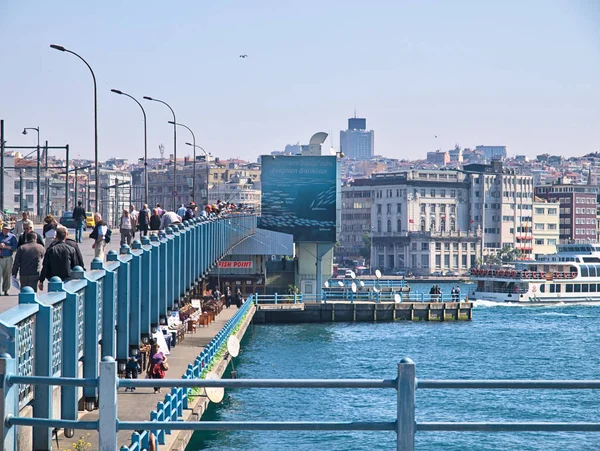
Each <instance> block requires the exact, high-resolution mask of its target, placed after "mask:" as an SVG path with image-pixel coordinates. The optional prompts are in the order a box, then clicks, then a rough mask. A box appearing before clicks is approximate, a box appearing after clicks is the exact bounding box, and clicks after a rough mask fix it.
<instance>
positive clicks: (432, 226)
mask: <svg viewBox="0 0 600 451" xmlns="http://www.w3.org/2000/svg"><path fill="white" fill-rule="evenodd" d="M429 231H430V232H435V219H432V220H431V223H430V224H429Z"/></svg>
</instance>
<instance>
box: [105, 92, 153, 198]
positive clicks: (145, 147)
mask: <svg viewBox="0 0 600 451" xmlns="http://www.w3.org/2000/svg"><path fill="white" fill-rule="evenodd" d="M110 91H111V92H114V93H115V94H119V95H122V96H125V97H129V98H130V99H131V100H133V101H134V102H135V103H137V104H138V105H139V107H140V108H141V109H142V114H143V115H144V199H145V200H144V203H145V204H147V203H148V134H147V133H146V111H145V110H144V107H143V106H142V104H141V103H140V102H138V101H137V99H136V98H135V97H133V96H130V95H129V94H127V93H126V92H123V91H119V90H118V89H111V90H110Z"/></svg>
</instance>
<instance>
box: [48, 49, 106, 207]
mask: <svg viewBox="0 0 600 451" xmlns="http://www.w3.org/2000/svg"><path fill="white" fill-rule="evenodd" d="M50 48H53V49H54V50H59V51H61V52H66V53H70V54H71V55H75V56H76V57H77V58H79V59H80V60H81V61H83V62H84V63H85V65H86V66H87V67H88V69H89V70H90V72H91V74H92V79H93V80H94V178H95V180H94V202H95V205H94V207H95V209H96V211H100V201H99V197H98V193H99V191H100V190H99V187H100V176H99V174H98V95H97V87H96V75H94V71H93V70H92V67H91V66H90V65H89V64H88V62H87V61H86V60H84V59H83V58H82V57H81V56H80V55H78V54H77V53H75V52H73V51H72V50H69V49H66V48H64V47H63V46H62V45H56V44H52V45H51V46H50Z"/></svg>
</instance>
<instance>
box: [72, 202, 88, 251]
mask: <svg viewBox="0 0 600 451" xmlns="http://www.w3.org/2000/svg"><path fill="white" fill-rule="evenodd" d="M85 216H86V214H85V208H83V202H81V201H79V202H77V206H76V207H75V208H74V209H73V220H74V221H75V241H76V242H77V243H83V240H82V236H83V230H84V229H85Z"/></svg>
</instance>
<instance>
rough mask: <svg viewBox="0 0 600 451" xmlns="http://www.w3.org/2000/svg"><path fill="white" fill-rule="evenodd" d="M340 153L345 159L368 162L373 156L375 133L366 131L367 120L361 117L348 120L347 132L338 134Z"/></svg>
mask: <svg viewBox="0 0 600 451" xmlns="http://www.w3.org/2000/svg"><path fill="white" fill-rule="evenodd" d="M340 151H341V152H343V153H344V155H345V157H346V158H349V159H353V160H370V159H371V158H373V155H375V132H374V131H373V130H367V120H366V119H365V118H361V117H356V116H355V117H353V118H350V119H348V130H345V131H341V132H340Z"/></svg>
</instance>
